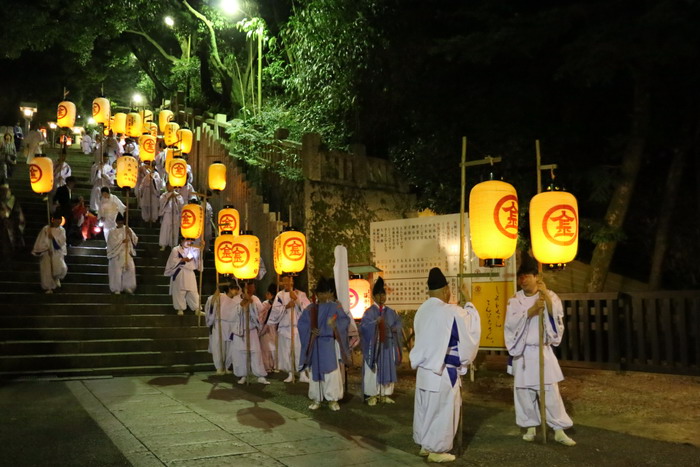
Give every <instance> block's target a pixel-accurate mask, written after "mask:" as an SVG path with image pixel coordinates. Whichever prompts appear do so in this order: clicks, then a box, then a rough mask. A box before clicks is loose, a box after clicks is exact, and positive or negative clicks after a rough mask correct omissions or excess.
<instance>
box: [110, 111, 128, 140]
mask: <svg viewBox="0 0 700 467" xmlns="http://www.w3.org/2000/svg"><path fill="white" fill-rule="evenodd" d="M110 129H111V130H112V132H113V133H114V134H115V135H116V134H119V133H121V134H124V133H125V132H126V114H125V113H123V112H119V113H116V114H114V120H112V124H111V125H110Z"/></svg>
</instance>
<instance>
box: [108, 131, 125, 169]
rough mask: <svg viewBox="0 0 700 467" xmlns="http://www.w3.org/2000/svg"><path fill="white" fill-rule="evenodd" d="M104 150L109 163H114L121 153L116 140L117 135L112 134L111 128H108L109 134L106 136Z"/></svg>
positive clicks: (119, 145)
mask: <svg viewBox="0 0 700 467" xmlns="http://www.w3.org/2000/svg"><path fill="white" fill-rule="evenodd" d="M105 152H106V154H107V159H108V160H109V164H110V165H112V164H114V162H115V161H116V160H117V158H118V157H119V156H121V155H122V147H121V144H119V141H118V140H117V137H116V136H114V133H113V132H112V130H109V135H108V136H107V138H106V142H105Z"/></svg>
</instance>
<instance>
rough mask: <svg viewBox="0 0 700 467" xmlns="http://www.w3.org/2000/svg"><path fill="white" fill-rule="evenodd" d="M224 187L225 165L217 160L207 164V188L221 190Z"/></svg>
mask: <svg viewBox="0 0 700 467" xmlns="http://www.w3.org/2000/svg"><path fill="white" fill-rule="evenodd" d="M225 188H226V166H225V165H224V164H222V163H221V162H219V161H216V162H214V163H213V164H212V165H210V166H209V189H210V190H211V191H223V190H224V189H225Z"/></svg>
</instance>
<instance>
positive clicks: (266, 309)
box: [258, 283, 277, 373]
mask: <svg viewBox="0 0 700 467" xmlns="http://www.w3.org/2000/svg"><path fill="white" fill-rule="evenodd" d="M275 295H277V285H276V284H274V283H273V284H270V286H269V287H268V288H267V291H266V292H265V301H264V302H262V305H261V306H260V309H259V310H260V311H259V315H258V319H259V320H260V324H262V325H263V327H262V330H261V331H260V350H261V352H262V358H263V365H265V370H266V371H267V372H268V373H270V372H272V371H275V369H276V368H277V362H276V361H275V342H276V341H277V328H276V327H275V326H273V325H271V324H268V321H269V320H270V315H271V314H272V302H273V301H274V299H275Z"/></svg>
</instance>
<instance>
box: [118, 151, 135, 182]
mask: <svg viewBox="0 0 700 467" xmlns="http://www.w3.org/2000/svg"><path fill="white" fill-rule="evenodd" d="M138 175H139V163H138V162H137V161H136V158H134V157H132V156H121V157H120V158H119V159H117V185H119V186H120V187H121V188H134V187H136V180H137V179H138Z"/></svg>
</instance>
